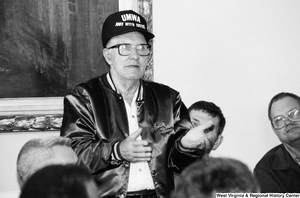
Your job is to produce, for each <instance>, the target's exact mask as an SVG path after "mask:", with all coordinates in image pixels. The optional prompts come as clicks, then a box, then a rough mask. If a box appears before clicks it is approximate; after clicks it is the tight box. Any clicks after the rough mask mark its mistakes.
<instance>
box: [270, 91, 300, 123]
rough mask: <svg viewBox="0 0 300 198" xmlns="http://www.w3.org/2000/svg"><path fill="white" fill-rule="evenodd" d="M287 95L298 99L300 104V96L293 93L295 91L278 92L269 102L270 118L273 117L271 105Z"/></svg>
mask: <svg viewBox="0 0 300 198" xmlns="http://www.w3.org/2000/svg"><path fill="white" fill-rule="evenodd" d="M286 97H291V98H294V99H295V100H297V102H298V103H299V105H300V97H299V96H297V95H296V94H293V93H289V92H281V93H278V94H276V95H275V96H274V97H273V98H272V99H271V101H270V103H269V106H268V117H269V120H270V121H271V120H272V118H271V107H272V105H273V103H274V102H276V101H278V100H281V99H283V98H286Z"/></svg>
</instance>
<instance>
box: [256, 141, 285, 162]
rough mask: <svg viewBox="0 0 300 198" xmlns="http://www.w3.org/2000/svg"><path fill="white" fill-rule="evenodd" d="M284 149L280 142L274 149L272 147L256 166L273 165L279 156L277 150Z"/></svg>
mask: <svg viewBox="0 0 300 198" xmlns="http://www.w3.org/2000/svg"><path fill="white" fill-rule="evenodd" d="M281 149H283V145H282V144H279V145H277V146H275V147H273V148H272V149H270V150H269V151H268V152H267V153H265V154H264V155H263V157H262V158H261V159H260V160H259V162H258V163H257V165H256V167H260V166H264V165H270V166H271V165H272V164H273V162H274V160H275V157H276V156H277V152H278V151H279V150H281Z"/></svg>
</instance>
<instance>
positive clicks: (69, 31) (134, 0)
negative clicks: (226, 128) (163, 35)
mask: <svg viewBox="0 0 300 198" xmlns="http://www.w3.org/2000/svg"><path fill="white" fill-rule="evenodd" d="M125 9H132V10H134V11H136V12H138V13H140V14H141V15H142V16H143V17H145V19H146V20H147V23H148V29H149V31H152V24H153V23H152V0H62V1H54V0H49V1H44V0H3V1H1V2H0V132H7V131H28V130H37V131H41V130H57V129H58V128H59V127H60V126H59V124H60V123H59V122H61V116H62V111H63V97H64V96H65V95H66V94H67V93H69V92H70V91H71V90H72V89H73V88H74V87H75V86H76V85H77V84H78V83H80V82H83V81H86V80H89V79H91V78H93V77H96V76H99V75H101V74H103V73H106V72H107V71H108V66H107V64H106V62H105V60H104V58H103V56H102V49H103V47H102V42H101V31H102V24H103V22H104V20H105V19H106V17H107V16H108V15H109V14H111V13H113V12H116V11H118V10H125ZM1 15H2V16H1ZM144 78H145V79H147V80H153V52H151V54H150V59H149V63H148V65H147V69H146V73H145V76H144Z"/></svg>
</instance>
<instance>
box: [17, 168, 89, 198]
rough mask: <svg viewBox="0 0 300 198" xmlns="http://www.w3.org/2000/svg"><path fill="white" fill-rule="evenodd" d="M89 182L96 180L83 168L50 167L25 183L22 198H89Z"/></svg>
mask: <svg viewBox="0 0 300 198" xmlns="http://www.w3.org/2000/svg"><path fill="white" fill-rule="evenodd" d="M88 182H94V180H93V178H92V177H91V175H90V174H89V172H88V170H86V169H85V168H83V167H80V166H78V165H49V166H46V167H44V168H42V169H40V170H38V171H37V172H35V173H34V174H33V175H32V176H31V177H30V178H29V179H28V180H27V181H26V182H25V184H24V186H23V188H22V191H21V195H20V198H88V193H87V190H86V184H87V183H88Z"/></svg>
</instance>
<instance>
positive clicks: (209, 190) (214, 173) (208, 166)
mask: <svg viewBox="0 0 300 198" xmlns="http://www.w3.org/2000/svg"><path fill="white" fill-rule="evenodd" d="M179 179H180V183H178V185H177V188H176V191H174V192H173V194H172V196H171V197H172V198H182V197H184V198H215V197H216V193H230V192H232V193H251V192H252V193H254V192H259V186H258V184H257V181H256V179H255V177H254V176H253V174H252V172H251V171H250V169H249V168H248V166H247V165H245V164H244V163H242V162H241V161H239V160H235V159H231V158H209V159H208V160H201V161H197V162H195V163H193V164H191V165H190V166H188V167H187V168H186V169H185V170H184V171H183V172H182V174H181V175H180V178H179Z"/></svg>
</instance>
